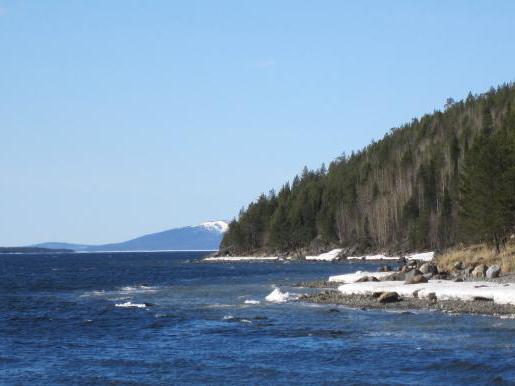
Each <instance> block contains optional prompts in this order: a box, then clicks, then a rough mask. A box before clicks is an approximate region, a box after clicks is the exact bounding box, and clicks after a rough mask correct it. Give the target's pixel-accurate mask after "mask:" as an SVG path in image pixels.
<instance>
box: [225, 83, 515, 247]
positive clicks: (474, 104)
mask: <svg viewBox="0 0 515 386" xmlns="http://www.w3.org/2000/svg"><path fill="white" fill-rule="evenodd" d="M343 145H344V144H342V146H343ZM514 213H515V86H514V85H513V84H507V85H503V86H500V87H498V88H497V89H493V88H492V89H491V90H490V91H488V92H487V93H484V94H481V95H475V96H474V95H471V94H469V96H468V97H467V98H466V100H463V101H460V102H455V101H453V100H452V99H449V100H448V101H447V103H446V106H445V110H444V111H443V112H441V111H435V112H434V113H433V114H427V115H424V116H423V117H421V118H420V119H414V120H412V121H411V122H410V123H408V124H405V125H403V126H402V127H399V128H394V129H391V130H390V131H389V132H388V133H387V134H386V135H385V136H384V138H383V139H382V140H380V141H378V142H372V143H371V144H370V145H368V146H367V147H366V148H364V149H362V150H361V151H359V152H357V153H352V154H351V155H350V156H341V157H339V158H338V159H336V160H335V161H333V162H331V164H330V165H329V167H328V168H327V169H326V167H325V166H322V167H321V168H320V169H319V170H314V171H313V170H308V169H307V168H305V169H304V171H303V172H302V174H301V175H300V176H296V177H295V178H294V179H293V181H292V183H291V184H289V183H286V184H285V185H284V186H283V187H282V188H281V189H280V190H279V192H277V193H276V192H274V191H271V192H270V193H269V194H267V195H265V194H262V195H261V196H260V197H259V198H258V199H257V201H255V202H253V203H251V204H250V205H249V206H248V207H247V208H246V209H243V210H242V211H241V212H240V214H239V217H238V218H237V219H235V220H234V221H232V222H231V224H230V228H229V231H228V232H227V233H226V234H225V237H224V239H223V241H222V246H221V249H222V251H223V252H224V253H231V254H248V253H255V252H259V251H266V252H278V253H280V252H293V251H296V250H297V251H298V250H301V249H304V250H307V249H315V248H319V247H320V246H331V245H340V246H358V247H359V249H361V250H397V251H407V250H413V249H429V248H430V249H441V248H444V247H446V246H450V245H452V244H455V243H456V242H458V241H465V242H473V241H489V242H493V243H494V244H496V245H497V246H498V247H500V246H502V243H503V242H504V241H505V240H506V237H507V236H508V235H509V234H510V232H512V231H513V224H514V218H515V216H514Z"/></svg>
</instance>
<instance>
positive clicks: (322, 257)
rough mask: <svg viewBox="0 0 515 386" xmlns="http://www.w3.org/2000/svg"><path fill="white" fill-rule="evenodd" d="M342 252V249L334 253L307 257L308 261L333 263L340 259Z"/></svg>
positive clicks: (333, 251) (335, 250)
mask: <svg viewBox="0 0 515 386" xmlns="http://www.w3.org/2000/svg"><path fill="white" fill-rule="evenodd" d="M341 251H342V250H341V249H333V250H332V251H329V252H326V253H322V254H321V255H318V256H306V260H318V261H333V260H334V259H336V258H337V257H338V254H339V253H340V252H341Z"/></svg>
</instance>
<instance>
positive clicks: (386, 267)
mask: <svg viewBox="0 0 515 386" xmlns="http://www.w3.org/2000/svg"><path fill="white" fill-rule="evenodd" d="M391 270H392V268H391V267H390V266H389V265H383V266H382V267H379V269H378V270H377V271H378V272H391Z"/></svg>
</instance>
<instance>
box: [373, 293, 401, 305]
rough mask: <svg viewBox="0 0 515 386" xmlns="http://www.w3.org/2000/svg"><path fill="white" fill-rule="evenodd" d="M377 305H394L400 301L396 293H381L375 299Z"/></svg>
mask: <svg viewBox="0 0 515 386" xmlns="http://www.w3.org/2000/svg"><path fill="white" fill-rule="evenodd" d="M377 300H378V301H379V303H394V302H398V301H399V300H400V298H399V294H398V293H397V292H383V293H382V294H381V295H380V296H379V298H378V299H377Z"/></svg>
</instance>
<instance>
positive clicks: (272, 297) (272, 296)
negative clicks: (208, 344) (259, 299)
mask: <svg viewBox="0 0 515 386" xmlns="http://www.w3.org/2000/svg"><path fill="white" fill-rule="evenodd" d="M289 298H290V293H289V292H281V290H280V289H279V288H276V289H274V290H273V291H272V292H270V293H269V294H268V295H267V296H266V297H265V300H266V301H267V302H272V303H284V302H286V301H288V299H289Z"/></svg>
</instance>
